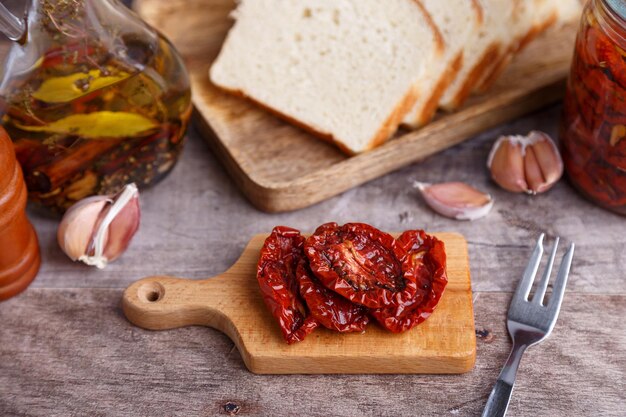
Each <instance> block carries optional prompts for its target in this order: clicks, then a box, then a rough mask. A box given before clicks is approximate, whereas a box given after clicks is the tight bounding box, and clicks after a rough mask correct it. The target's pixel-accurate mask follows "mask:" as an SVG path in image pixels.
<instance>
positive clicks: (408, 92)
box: [210, 0, 585, 154]
mask: <svg viewBox="0 0 626 417" xmlns="http://www.w3.org/2000/svg"><path fill="white" fill-rule="evenodd" d="M584 2H585V0H445V1H443V0H386V1H380V0H290V1H284V0H283V1H281V0H238V7H237V9H236V10H235V12H234V13H233V16H234V17H235V19H236V21H235V24H234V26H233V27H232V29H231V30H230V31H229V33H228V35H227V37H226V40H225V41H224V45H223V46H222V50H221V51H220V54H219V55H218V57H217V59H216V60H215V62H214V63H213V65H212V67H211V69H210V78H211V81H212V82H213V83H214V84H215V85H216V86H218V87H220V88H222V89H224V90H227V91H229V92H231V93H234V94H238V95H241V96H244V97H247V98H249V99H250V100H252V101H254V102H256V103H258V104H259V105H260V106H262V107H265V108H266V109H268V110H270V111H272V112H273V113H275V114H277V115H279V116H280V117H283V118H285V119H287V120H288V121H290V122H292V123H294V124H296V125H298V126H300V127H302V128H304V129H307V130H309V131H311V132H313V133H314V134H316V135H317V136H319V137H321V138H323V139H326V140H329V141H331V142H333V143H335V144H336V145H337V146H338V147H339V148H340V149H342V150H343V151H344V152H346V153H348V154H356V153H360V152H363V151H366V150H368V149H371V148H373V147H375V146H377V145H380V144H381V143H383V142H385V141H386V140H387V139H388V138H389V137H390V136H391V135H392V134H393V133H394V132H395V131H396V130H397V128H398V126H399V125H400V124H401V123H403V124H406V125H408V126H410V127H418V126H421V125H424V124H425V123H428V122H429V121H430V120H431V119H432V117H433V115H434V113H435V112H436V110H437V108H438V107H439V108H442V109H444V110H448V111H451V110H455V109H458V108H459V107H460V106H461V105H463V103H464V102H465V101H466V99H467V98H468V96H469V95H470V94H471V93H472V92H483V91H485V90H486V89H488V88H489V87H490V86H491V85H492V84H493V83H494V82H495V81H496V80H497V79H498V77H499V75H500V74H501V73H502V72H503V71H504V70H505V69H506V67H507V66H508V64H509V62H510V61H511V60H512V59H513V57H514V56H515V55H516V54H517V53H518V52H519V51H520V50H521V49H522V48H523V47H524V46H525V45H527V44H528V43H529V42H530V41H531V40H532V39H534V38H535V37H536V36H537V35H538V34H539V33H541V32H542V31H543V30H544V29H545V28H547V27H548V26H550V25H552V24H554V22H566V21H571V20H574V19H577V18H579V16H580V14H581V11H582V6H583V4H584Z"/></svg>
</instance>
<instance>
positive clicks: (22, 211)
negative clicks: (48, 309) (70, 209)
mask: <svg viewBox="0 0 626 417" xmlns="http://www.w3.org/2000/svg"><path fill="white" fill-rule="evenodd" d="M26 197H27V192H26V185H25V183H24V177H23V176H22V169H21V168H20V165H19V164H18V163H17V160H16V158H15V151H14V149H13V143H12V142H11V139H10V138H9V135H8V134H7V132H6V131H5V130H4V129H3V128H1V127H0V301H2V300H6V299H7V298H11V297H13V296H14V295H16V294H18V293H20V292H21V291H23V290H24V289H26V287H28V285H29V284H30V283H31V282H32V280H33V279H35V276H36V275H37V271H38V270H39V264H40V258H39V245H38V243H37V235H36V234H35V229H33V226H32V225H31V224H30V222H29V221H28V218H27V217H26Z"/></svg>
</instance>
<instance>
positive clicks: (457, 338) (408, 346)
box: [122, 233, 476, 374]
mask: <svg viewBox="0 0 626 417" xmlns="http://www.w3.org/2000/svg"><path fill="white" fill-rule="evenodd" d="M435 235H436V236H437V237H438V238H439V239H441V240H442V241H443V242H444V243H445V245H446V254H447V262H448V265H447V271H448V285H447V286H446V289H445V291H444V293H443V296H442V297H441V301H440V302H439V305H438V306H437V309H436V310H435V312H434V313H433V314H432V315H431V316H430V317H429V318H428V320H426V321H425V322H424V323H422V324H420V325H419V326H417V327H415V328H413V329H411V330H409V331H407V332H404V333H401V334H393V333H390V332H387V331H385V330H383V329H382V328H381V327H379V326H378V325H376V324H370V325H368V327H367V328H366V330H365V332H364V333H362V334H361V333H349V334H341V333H337V332H332V331H330V330H326V329H324V328H321V329H320V328H318V329H316V330H315V331H314V332H313V333H311V334H310V335H308V336H307V337H306V339H305V340H304V341H302V342H298V343H295V344H293V345H287V343H286V342H285V341H284V339H283V337H282V334H281V332H280V330H279V327H278V323H276V321H275V319H274V318H273V317H272V315H271V314H270V312H269V311H268V310H267V308H266V307H265V304H264V303H263V299H262V297H261V292H260V290H259V286H258V283H257V280H256V265H257V262H258V260H259V251H260V249H261V246H262V245H263V241H264V240H265V238H266V236H265V235H258V236H255V237H254V238H253V239H252V240H251V241H250V243H249V244H248V246H247V247H246V248H245V249H244V252H243V254H242V255H241V257H240V258H239V260H238V261H237V262H236V263H235V265H234V266H233V267H232V268H230V269H229V270H228V271H226V272H225V273H223V274H222V275H219V276H217V277H214V278H209V279H205V280H191V279H181V278H174V277H165V276H157V277H150V278H144V279H142V280H140V281H137V282H135V283H134V284H132V285H130V286H129V287H128V288H127V289H126V291H125V292H124V297H123V299H122V306H123V309H124V313H125V314H126V317H127V318H128V319H129V320H130V321H131V322H132V323H134V324H136V325H138V326H141V327H144V328H147V329H152V330H163V329H171V328H175V327H182V326H191V325H202V326H210V327H214V328H216V329H218V330H220V331H222V332H224V333H226V334H227V335H228V336H229V337H230V338H231V339H232V340H233V342H235V345H236V346H237V348H238V349H239V352H240V353H241V356H242V358H243V360H244V362H245V364H246V366H247V367H248V369H250V371H252V372H255V373H260V374H336V373H351V374H367V373H394V374H403V373H429V374H451V373H462V372H467V371H469V370H471V369H472V368H473V367H474V362H475V359H476V335H475V332H474V313H473V307H472V289H471V285H470V273H469V263H468V255H467V242H466V241H465V239H464V238H463V236H461V235H459V234H456V233H436V234H435Z"/></svg>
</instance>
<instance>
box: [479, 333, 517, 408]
mask: <svg viewBox="0 0 626 417" xmlns="http://www.w3.org/2000/svg"><path fill="white" fill-rule="evenodd" d="M527 347H528V346H526V345H522V344H515V343H514V344H513V349H511V353H510V354H509V358H508V359H507V361H506V365H504V368H502V371H501V372H500V376H499V377H498V380H497V381H496V384H495V385H494V387H493V389H492V390H491V394H489V399H488V400H487V405H486V406H485V410H484V411H483V414H482V417H503V416H504V415H506V410H507V408H509V401H510V400H511V394H513V385H515V377H516V375H517V368H519V364H520V361H521V359H522V355H523V354H524V351H525V350H526V348H527Z"/></svg>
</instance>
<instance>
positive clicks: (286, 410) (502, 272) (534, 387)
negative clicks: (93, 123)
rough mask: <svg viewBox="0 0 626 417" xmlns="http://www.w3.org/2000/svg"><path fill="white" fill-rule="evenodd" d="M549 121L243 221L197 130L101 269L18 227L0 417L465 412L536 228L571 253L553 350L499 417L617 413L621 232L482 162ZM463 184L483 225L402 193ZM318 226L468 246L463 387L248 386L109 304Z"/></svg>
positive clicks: (539, 350) (391, 379)
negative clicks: (150, 282)
mask: <svg viewBox="0 0 626 417" xmlns="http://www.w3.org/2000/svg"><path fill="white" fill-rule="evenodd" d="M558 117H559V108H556V107H555V108H549V109H546V110H544V111H542V112H539V113H537V114H534V115H531V116H529V117H526V118H523V119H520V120H518V121H517V122H515V123H512V124H509V125H507V126H502V127H501V128H498V129H496V130H493V131H489V132H485V133H484V134H482V135H480V136H479V137H477V138H475V139H473V140H471V141H468V142H466V143H464V144H462V145H459V146H457V147H455V148H452V149H450V150H448V151H446V152H444V153H441V154H439V155H437V156H434V157H431V158H429V159H427V160H425V161H423V162H422V163H419V164H415V165H413V166H410V167H408V168H406V169H403V170H401V171H399V172H396V173H394V174H391V175H388V176H386V177H384V178H381V179H378V180H376V181H373V182H370V183H368V184H366V185H364V186H362V187H360V188H357V189H354V190H352V191H349V192H347V193H345V194H343V195H341V196H339V197H336V198H333V199H331V200H329V201H326V202H324V203H322V204H319V205H317V206H314V207H311V208H308V209H305V210H301V211H298V212H293V213H287V214H279V215H270V214H265V213H262V212H259V211H257V210H256V209H254V208H253V207H252V206H251V205H250V204H249V203H248V202H247V201H246V200H245V199H244V197H242V195H241V194H240V193H239V191H238V190H237V189H236V188H235V186H234V184H233V183H232V182H231V181H230V179H229V178H228V177H227V175H226V174H225V172H224V169H223V168H222V167H221V166H220V164H219V162H218V161H217V160H216V159H215V158H214V156H213V155H212V154H211V153H210V151H209V150H208V148H207V146H206V144H205V143H204V142H203V141H202V139H201V138H200V137H199V136H198V134H197V133H196V132H195V131H193V130H192V131H191V132H190V133H189V141H188V144H187V148H186V149H185V152H184V155H183V158H182V160H181V162H180V163H179V164H178V166H177V167H176V168H175V170H174V171H173V172H172V174H171V175H170V176H169V177H168V178H167V179H165V180H164V181H163V182H162V183H161V184H159V185H158V186H156V187H154V188H152V189H149V190H146V191H145V192H143V193H142V195H141V199H142V200H141V202H142V208H143V213H142V225H141V228H140V230H139V233H138V235H137V236H136V237H135V239H134V240H133V242H132V245H131V246H130V249H129V250H128V251H127V252H126V254H125V255H124V256H123V257H122V258H121V259H119V261H118V262H115V263H113V264H111V265H110V266H109V267H107V269H105V270H102V271H100V270H96V269H93V268H89V267H86V266H82V265H78V264H73V263H71V262H70V261H69V260H68V259H66V258H65V256H64V255H63V254H62V253H61V251H60V249H59V248H58V246H57V244H56V240H55V231H56V226H57V220H55V219H50V218H45V217H41V216H38V215H36V213H32V212H31V218H32V220H33V222H34V224H35V227H36V229H37V232H38V233H39V238H40V241H41V249H42V255H43V265H42V268H41V271H40V273H39V276H38V278H37V279H36V281H35V282H34V284H33V285H32V286H31V288H30V289H28V290H27V291H26V292H25V293H23V294H22V295H20V296H19V297H16V298H14V299H12V300H9V301H7V302H4V303H0V323H1V324H0V415H2V416H44V415H45V416H74V415H76V416H83V415H89V416H100V415H103V416H104V415H107V416H174V415H176V416H212V415H220V414H227V412H226V409H229V407H231V408H230V409H234V408H236V407H239V413H238V415H241V416H295V415H314V416H409V415H411V416H416V415H417V416H431V415H437V416H445V415H451V416H476V415H480V413H481V410H482V408H483V406H484V403H485V401H486V399H487V396H488V394H489V392H490V390H491V387H492V384H493V383H494V381H495V379H496V377H497V375H498V372H499V371H500V368H501V366H502V365H503V363H504V361H505V359H506V357H507V355H508V351H509V348H510V347H511V343H510V341H509V338H508V335H507V332H506V327H505V314H506V311H507V307H508V303H509V300H510V298H511V292H512V291H513V290H514V288H515V286H516V283H517V281H518V279H519V278H520V276H521V273H522V271H523V269H524V267H525V264H526V260H527V258H528V256H529V253H530V251H531V248H532V246H533V242H534V240H535V239H536V237H537V236H538V234H539V233H540V232H541V231H546V232H547V234H548V236H549V237H550V238H552V237H554V236H557V235H559V236H561V237H562V238H564V239H565V241H574V242H576V244H577V251H576V256H575V260H574V264H573V268H572V273H571V278H570V283H569V286H568V288H567V293H566V296H565V300H564V303H563V309H562V311H561V316H560V318H559V321H558V323H557V325H556V328H555V330H554V333H553V335H552V336H551V337H550V338H549V339H548V340H547V341H545V342H544V343H543V344H541V345H539V346H537V347H534V348H531V349H530V350H529V351H528V352H527V354H526V356H525V357H524V359H523V361H522V365H521V370H520V373H519V376H518V380H517V385H516V390H515V393H514V397H513V400H512V404H511V411H510V415H512V416H618V415H622V416H623V415H626V385H625V375H626V320H624V318H625V317H626V274H625V272H624V271H625V270H626V256H625V255H626V233H625V232H626V227H625V225H626V223H625V220H626V219H624V218H622V217H619V216H617V215H614V214H611V213H609V212H606V211H603V210H601V209H599V208H596V207H595V206H593V205H591V204H590V203H588V202H587V201H585V200H583V199H582V198H581V197H579V195H578V194H576V193H575V192H574V190H573V189H572V187H571V186H570V185H569V184H568V183H567V182H566V181H562V182H560V183H559V184H558V185H557V186H556V187H555V188H554V189H553V190H552V191H550V192H548V193H547V194H544V195H540V196H537V197H530V196H526V195H515V194H509V193H507V192H505V191H503V190H501V189H499V188H498V187H497V186H496V185H494V184H493V183H492V182H491V181H490V180H489V179H488V175H487V172H486V169H485V159H486V158H487V154H488V152H489V149H490V146H491V144H492V142H493V140H494V139H495V138H496V137H497V136H498V135H499V134H501V133H525V132H527V131H528V130H530V129H543V130H546V131H548V132H550V133H552V134H556V127H557V122H558ZM418 179H419V180H420V181H447V180H464V181H467V182H469V183H471V184H474V185H475V186H478V187H479V188H482V189H485V190H488V191H489V192H491V193H492V194H493V195H494V197H495V199H496V204H495V207H494V209H493V211H492V212H491V214H490V215H489V216H488V217H487V218H485V219H482V220H478V221H475V222H457V221H453V220H448V219H445V218H443V217H440V216H439V215H437V214H435V213H433V212H432V211H431V210H429V209H428V208H427V207H425V205H424V203H423V202H422V201H421V200H420V198H419V196H418V194H417V192H416V190H414V189H413V188H412V187H411V183H412V181H413V180H418ZM326 221H337V222H348V221H364V222H368V223H371V224H373V225H376V226H378V227H379V228H381V229H384V230H403V229H407V228H418V227H422V228H425V229H427V230H431V231H456V232H460V233H463V234H464V235H465V236H466V237H467V239H468V241H469V250H470V262H471V273H472V280H473V290H474V305H475V317H476V332H477V335H478V341H477V344H478V353H477V363H476V368H475V369H474V370H473V371H472V372H470V373H468V374H464V375H456V376H428V375H426V376H425V375H384V376H381V375H360V376H349V375H345V376H342V375H334V376H324V375H318V376H308V375H294V376H259V375H254V374H251V373H250V372H248V371H247V370H246V368H245V367H244V364H243V362H242V360H241V357H240V356H239V353H238V352H237V350H236V349H235V348H234V345H233V343H232V342H231V341H230V340H229V339H228V338H227V337H226V336H224V335H223V334H221V333H219V332H217V331H215V330H212V329H209V328H202V327H194V328H185V329H178V330H172V331H164V332H152V331H146V330H142V329H139V328H136V327H133V326H132V325H130V324H129V323H128V322H127V321H126V320H125V318H124V316H123V315H122V312H121V309H120V297H121V294H122V290H123V289H124V288H125V287H126V286H127V285H128V284H130V283H131V282H133V281H134V280H136V279H138V278H141V277H143V276H146V275H153V274H173V275H177V276H186V277H189V278H202V277H208V276H213V275H216V274H218V273H220V272H222V271H224V270H225V269H227V268H228V267H229V266H230V265H231V264H232V263H233V262H234V261H235V260H236V259H237V257H238V256H239V254H240V253H241V251H242V249H243V247H244V245H245V243H246V242H247V241H248V239H249V238H250V237H251V236H252V235H254V234H256V233H263V232H268V231H269V230H270V229H271V228H272V227H273V226H275V225H277V224H284V225H289V226H293V227H296V228H299V229H302V230H304V231H310V230H312V229H313V228H314V227H315V226H317V225H319V224H320V223H323V222H326Z"/></svg>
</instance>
